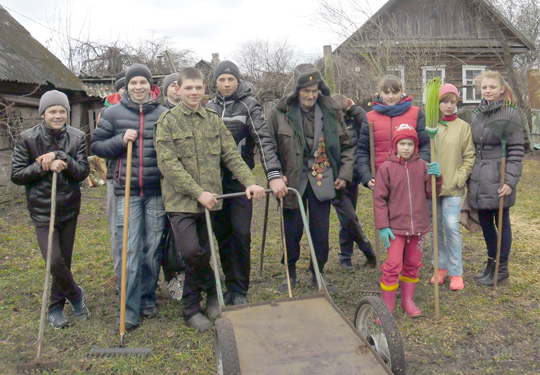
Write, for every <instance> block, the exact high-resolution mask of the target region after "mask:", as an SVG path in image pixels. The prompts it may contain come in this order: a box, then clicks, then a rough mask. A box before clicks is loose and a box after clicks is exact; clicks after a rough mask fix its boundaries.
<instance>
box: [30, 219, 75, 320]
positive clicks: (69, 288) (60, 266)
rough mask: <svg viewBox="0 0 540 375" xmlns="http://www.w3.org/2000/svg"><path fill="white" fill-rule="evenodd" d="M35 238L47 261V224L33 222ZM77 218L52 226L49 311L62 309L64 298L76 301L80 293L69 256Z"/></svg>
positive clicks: (71, 251)
mask: <svg viewBox="0 0 540 375" xmlns="http://www.w3.org/2000/svg"><path fill="white" fill-rule="evenodd" d="M34 226H35V228H36V237H37V241H38V244H39V248H40V250H41V255H42V256H43V259H45V261H46V259H47V247H48V243H49V223H45V222H34ZM76 230H77V217H75V218H73V219H71V220H67V221H61V222H59V223H55V224H54V232H53V242H52V254H51V275H52V286H51V299H50V303H49V311H53V310H55V309H61V310H63V309H64V305H65V303H66V298H67V299H68V300H70V301H74V300H77V299H78V298H79V297H80V294H81V291H80V289H79V287H78V285H77V283H76V282H75V280H74V279H73V275H72V274H71V255H72V254H73V244H74V243H75V232H76Z"/></svg>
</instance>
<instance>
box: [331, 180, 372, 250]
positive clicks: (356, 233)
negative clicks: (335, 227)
mask: <svg viewBox="0 0 540 375" xmlns="http://www.w3.org/2000/svg"><path fill="white" fill-rule="evenodd" d="M337 194H338V195H337V197H336V198H335V199H333V200H332V205H333V206H334V208H335V210H336V214H337V217H338V219H339V223H340V229H339V248H340V250H341V251H340V253H339V260H345V259H349V260H350V259H351V257H352V255H353V245H354V243H356V244H357V245H358V248H359V249H360V251H362V252H363V253H372V252H373V248H372V247H371V243H370V242H369V240H368V238H367V237H366V235H365V234H364V231H363V230H362V226H361V225H360V221H359V220H358V215H356V205H357V203H358V185H351V186H348V187H346V188H345V189H343V190H341V191H338V193H337Z"/></svg>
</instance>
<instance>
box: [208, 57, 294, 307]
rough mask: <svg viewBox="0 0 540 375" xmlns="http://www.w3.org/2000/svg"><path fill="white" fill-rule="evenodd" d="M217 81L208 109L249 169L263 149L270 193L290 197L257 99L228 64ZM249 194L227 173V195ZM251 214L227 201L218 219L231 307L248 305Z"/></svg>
mask: <svg viewBox="0 0 540 375" xmlns="http://www.w3.org/2000/svg"><path fill="white" fill-rule="evenodd" d="M214 79H215V80H216V85H217V88H218V92H217V93H216V97H215V98H214V100H212V101H211V102H209V103H208V104H207V105H206V108H209V109H213V110H214V111H216V112H217V113H219V115H220V116H221V119H222V120H223V122H224V123H225V126H226V127H227V129H229V131H230V132H231V133H232V135H233V137H234V140H235V141H236V144H237V145H238V150H239V151H240V154H241V155H242V157H243V158H244V161H245V162H246V163H247V165H248V166H249V167H250V168H253V167H254V165H255V163H254V158H255V145H256V146H257V147H258V148H259V150H260V155H261V163H262V166H263V169H264V172H265V173H266V177H267V179H268V182H269V185H270V189H272V191H273V193H274V196H276V198H282V197H284V196H285V194H287V186H286V185H285V183H284V182H283V180H282V179H281V164H280V162H279V160H278V158H277V156H276V142H275V141H274V139H273V138H272V137H271V136H270V134H269V133H268V127H267V126H266V122H265V121H264V114H263V112H262V109H261V107H260V105H259V103H258V102H257V100H256V99H255V98H254V97H253V92H252V91H251V87H250V85H249V83H248V82H246V81H243V80H241V79H240V71H239V69H238V67H237V66H236V65H235V64H234V63H232V62H231V61H228V60H225V61H222V62H220V63H219V64H218V65H217V66H216V68H215V70H214ZM245 189H246V188H245V186H243V185H242V184H241V183H240V182H239V181H238V179H236V178H235V177H234V176H233V174H232V173H231V172H230V171H229V170H227V169H224V170H223V193H224V194H228V193H237V192H239V191H243V190H245ZM252 213H253V205H252V201H251V200H248V199H247V198H246V197H240V198H234V199H226V200H224V202H223V209H222V210H221V211H219V212H217V213H216V215H215V218H214V220H215V227H214V228H215V233H216V238H217V240H218V245H219V255H220V258H221V266H222V267H223V273H224V274H225V285H226V286H227V295H226V300H227V301H226V302H227V303H228V304H233V305H241V304H245V303H247V299H246V295H247V292H248V289H249V273H250V269H251V264H250V259H251V251H250V250H251V216H252Z"/></svg>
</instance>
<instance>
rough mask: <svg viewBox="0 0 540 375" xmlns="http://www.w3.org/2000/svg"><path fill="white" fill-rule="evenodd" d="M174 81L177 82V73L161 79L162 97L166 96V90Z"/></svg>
mask: <svg viewBox="0 0 540 375" xmlns="http://www.w3.org/2000/svg"><path fill="white" fill-rule="evenodd" d="M174 81H178V73H172V74H169V75H168V76H167V77H165V78H163V91H162V92H163V95H165V96H167V89H168V88H169V86H170V85H171V83H173V82H174Z"/></svg>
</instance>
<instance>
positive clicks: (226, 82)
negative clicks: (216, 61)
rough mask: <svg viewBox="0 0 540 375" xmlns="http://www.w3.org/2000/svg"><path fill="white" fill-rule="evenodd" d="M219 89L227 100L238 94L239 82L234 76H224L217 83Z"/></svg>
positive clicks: (226, 74)
mask: <svg viewBox="0 0 540 375" xmlns="http://www.w3.org/2000/svg"><path fill="white" fill-rule="evenodd" d="M216 85H217V88H218V90H219V92H220V93H221V95H223V97H224V98H227V97H229V96H231V95H232V94H234V93H235V92H236V89H237V88H238V80H237V79H236V77H235V76H233V75H232V74H228V73H225V74H222V75H220V76H219V77H218V79H217V81H216Z"/></svg>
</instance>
